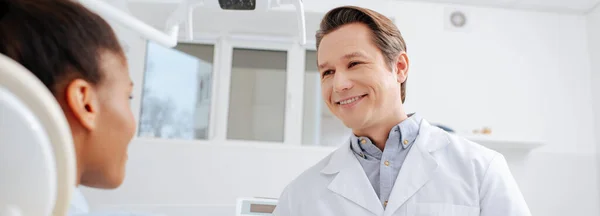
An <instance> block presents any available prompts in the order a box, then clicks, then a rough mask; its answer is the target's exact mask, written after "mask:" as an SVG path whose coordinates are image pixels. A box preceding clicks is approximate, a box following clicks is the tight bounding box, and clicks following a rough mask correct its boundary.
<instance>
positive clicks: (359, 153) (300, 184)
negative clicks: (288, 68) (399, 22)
mask: <svg viewBox="0 0 600 216" xmlns="http://www.w3.org/2000/svg"><path fill="white" fill-rule="evenodd" d="M316 38H317V61H318V62H317V63H318V67H319V71H320V74H321V87H322V88H321V89H322V97H323V99H324V101H325V103H326V104H327V106H328V108H329V110H330V111H331V112H332V113H333V114H334V115H335V116H336V117H337V118H339V119H340V120H341V121H342V122H343V123H344V124H345V125H346V126H347V127H349V128H351V129H352V132H353V135H352V136H351V137H350V138H349V140H348V141H347V142H346V143H344V144H343V145H341V147H340V148H339V149H338V150H336V151H335V152H334V153H332V154H331V155H329V156H328V157H326V158H325V159H324V160H322V161H321V162H319V163H318V164H316V165H315V166H313V167H312V168H310V169H308V170H307V171H305V172H304V173H303V174H301V175H300V176H299V177H298V178H297V179H295V180H294V181H293V182H292V183H290V184H289V185H288V186H287V187H286V189H285V190H284V192H283V193H282V195H281V198H280V200H279V203H278V206H277V208H276V210H275V212H274V214H275V215H278V216H296V215H297V216H305V215H353V216H359V215H386V216H391V215H398V216H400V215H402V216H404V215H444V216H452V215H460V216H475V215H483V216H506V215H511V216H528V215H531V213H530V212H529V209H528V207H527V204H526V203H525V200H524V198H523V196H522V194H521V192H520V190H519V188H518V186H517V184H516V182H515V180H514V178H513V177H512V174H511V173H510V170H509V168H508V166H507V163H506V160H505V159H504V157H503V156H502V155H501V154H499V153H498V152H495V151H493V150H490V149H487V148H485V147H482V146H480V145H478V144H476V143H473V142H471V141H468V140H465V139H463V138H460V137H457V136H454V135H452V134H449V133H447V132H445V131H443V130H441V129H440V128H437V127H435V126H432V125H430V124H429V123H428V122H427V121H426V120H424V119H423V118H422V117H421V116H419V115H417V114H407V113H406V112H405V110H404V107H403V103H404V99H405V97H406V81H407V77H408V71H409V70H408V69H409V60H408V56H407V54H406V44H405V42H404V39H403V38H402V35H401V34H400V31H399V30H398V29H397V28H396V26H395V25H394V24H393V22H391V21H390V20H389V19H388V18H387V17H385V16H383V15H381V14H379V13H377V12H374V11H372V10H368V9H364V8H359V7H351V6H347V7H339V8H336V9H333V10H331V11H329V12H328V13H327V14H326V15H325V17H324V18H323V20H322V22H321V26H320V30H319V31H318V32H317V35H316Z"/></svg>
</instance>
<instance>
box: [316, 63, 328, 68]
mask: <svg viewBox="0 0 600 216" xmlns="http://www.w3.org/2000/svg"><path fill="white" fill-rule="evenodd" d="M327 66H329V63H327V62H325V63H323V64H319V67H318V68H319V70H321V69H323V68H326V67H327Z"/></svg>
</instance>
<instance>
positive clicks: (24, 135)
mask: <svg viewBox="0 0 600 216" xmlns="http://www.w3.org/2000/svg"><path fill="white" fill-rule="evenodd" d="M73 148H74V147H73V141H72V136H71V132H70V128H69V126H68V123H67V121H66V118H65V117H64V114H63V112H62V110H61V108H60V106H59V105H58V103H57V101H56V100H55V99H54V97H53V96H52V94H51V93H50V91H49V90H48V89H47V88H46V87H45V86H44V84H43V83H42V82H41V81H40V80H39V79H37V77H35V76H34V75H33V74H32V73H31V72H29V71H28V70H27V69H26V68H24V67H23V66H21V65H20V64H18V63H17V62H15V61H13V60H12V59H10V58H8V57H6V56H4V55H2V54H0V216H48V215H54V216H64V215H66V214H67V211H68V209H69V203H70V199H71V194H72V193H73V190H74V189H75V173H76V171H75V169H76V167H75V153H74V149H73Z"/></svg>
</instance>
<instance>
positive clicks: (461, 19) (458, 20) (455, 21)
mask: <svg viewBox="0 0 600 216" xmlns="http://www.w3.org/2000/svg"><path fill="white" fill-rule="evenodd" d="M450 22H451V23H452V25H454V27H459V28H460V27H463V26H465V25H466V24H467V17H466V16H465V14H464V13H463V12H460V11H454V12H452V13H451V14H450Z"/></svg>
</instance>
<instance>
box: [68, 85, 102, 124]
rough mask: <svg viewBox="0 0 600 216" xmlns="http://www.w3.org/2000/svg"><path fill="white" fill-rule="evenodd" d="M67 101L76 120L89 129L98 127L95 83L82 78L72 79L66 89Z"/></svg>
mask: <svg viewBox="0 0 600 216" xmlns="http://www.w3.org/2000/svg"><path fill="white" fill-rule="evenodd" d="M65 101H66V102H67V107H68V108H69V109H70V110H71V113H73V115H74V117H75V119H76V120H78V121H79V123H80V124H81V125H82V126H83V127H84V128H86V129H88V130H93V129H95V128H96V124H97V123H96V122H97V121H98V109H99V105H98V96H97V95H96V92H95V90H94V88H93V85H92V84H90V83H89V82H87V81H85V80H82V79H75V80H73V81H71V82H70V83H69V84H68V85H67V88H66V91H65Z"/></svg>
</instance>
